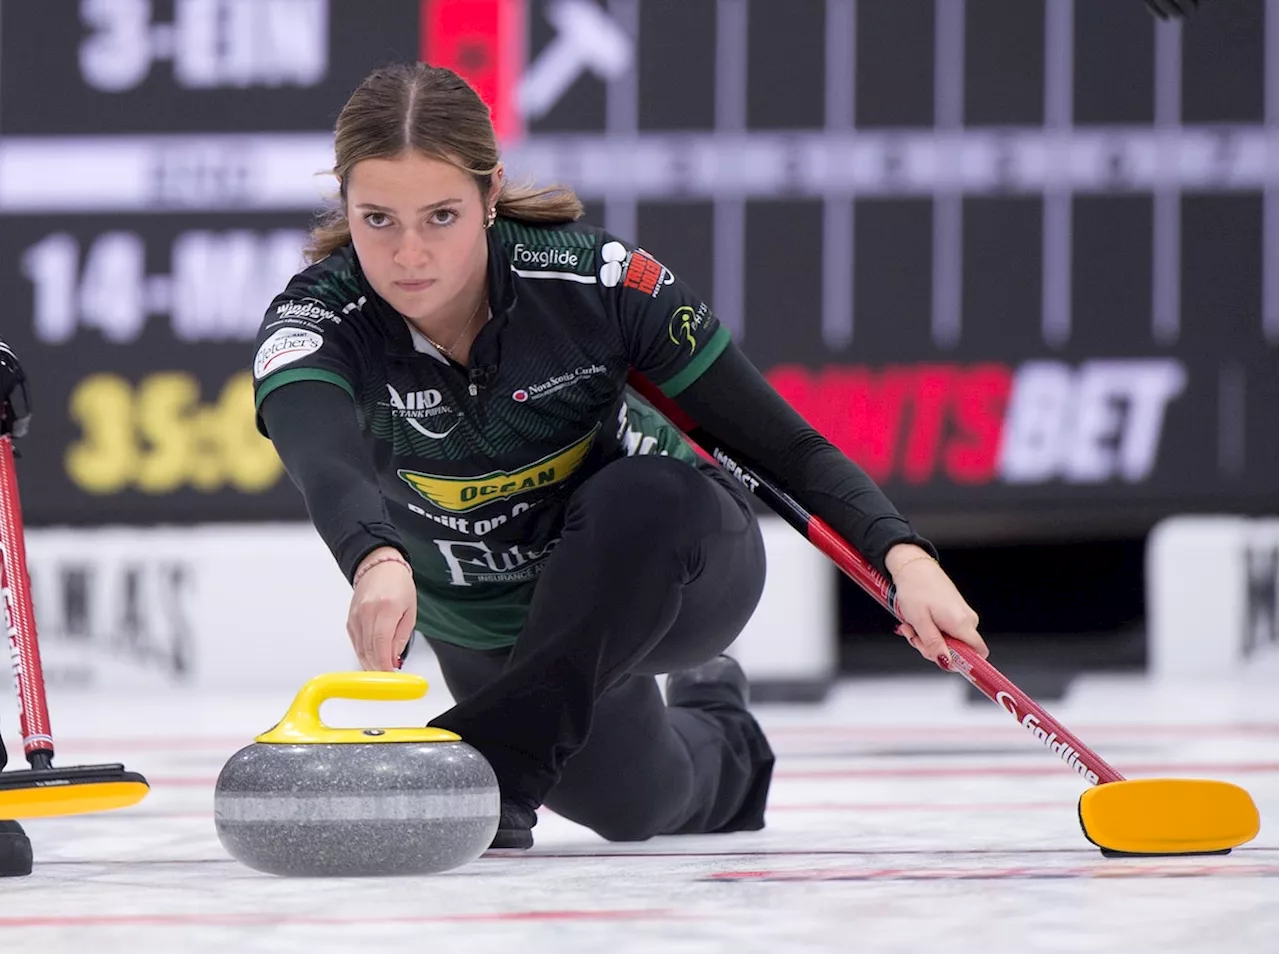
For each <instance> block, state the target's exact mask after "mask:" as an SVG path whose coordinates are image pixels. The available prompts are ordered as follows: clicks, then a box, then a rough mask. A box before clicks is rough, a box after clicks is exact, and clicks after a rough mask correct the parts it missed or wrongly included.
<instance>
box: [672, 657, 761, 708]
mask: <svg viewBox="0 0 1280 954" xmlns="http://www.w3.org/2000/svg"><path fill="white" fill-rule="evenodd" d="M750 702H751V684H750V683H749V682H748V681H747V674H746V673H745V672H743V671H742V667H741V666H739V665H738V661H737V660H736V659H734V658H733V657H732V656H724V655H721V656H717V657H716V658H715V659H711V660H708V661H707V662H704V663H703V664H702V665H700V666H694V667H693V668H692V669H681V670H679V671H678V672H673V673H671V675H669V676H667V705H669V706H684V707H688V708H694V709H714V708H717V707H728V708H731V709H746V708H747V705H748V703H750Z"/></svg>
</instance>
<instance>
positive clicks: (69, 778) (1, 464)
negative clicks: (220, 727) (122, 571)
mask: <svg viewBox="0 0 1280 954" xmlns="http://www.w3.org/2000/svg"><path fill="white" fill-rule="evenodd" d="M0 598H2V599H3V602H4V618H5V629H6V631H7V632H8V634H9V653H10V655H11V656H12V658H13V675H14V681H15V683H16V684H17V689H18V717H19V722H20V725H21V729H22V748H23V751H24V752H25V753H26V756H27V761H28V762H29V763H30V765H31V768H30V769H23V770H20V771H8V772H0V818H40V817H44V816H49V815H80V814H84V813H87V812H100V811H106V810H108V809H112V808H126V807H128V806H129V805H133V804H136V803H137V802H139V801H141V800H142V799H143V798H144V797H145V796H146V794H147V792H148V791H149V787H148V785H147V780H146V779H145V778H143V777H142V776H141V775H139V774H138V773H137V772H126V771H125V769H124V766H123V765H83V766H77V767H74V768H54V767H53V735H52V734H51V732H50V729H49V707H48V704H47V703H46V701H45V692H44V673H43V670H42V669H41V667H40V648H39V645H38V644H37V642H36V625H35V613H34V612H33V610H32V605H31V585H30V580H29V578H28V576H27V556H26V545H25V543H24V540H23V535H22V508H21V505H20V503H19V500H18V476H17V468H16V467H15V465H14V453H13V438H12V437H11V436H9V435H7V434H5V435H3V436H0Z"/></svg>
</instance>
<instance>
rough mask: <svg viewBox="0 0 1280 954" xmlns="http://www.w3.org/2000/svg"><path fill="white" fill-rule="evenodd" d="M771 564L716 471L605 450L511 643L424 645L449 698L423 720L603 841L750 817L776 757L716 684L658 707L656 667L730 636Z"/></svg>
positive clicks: (744, 509) (754, 820) (720, 826)
mask: <svg viewBox="0 0 1280 954" xmlns="http://www.w3.org/2000/svg"><path fill="white" fill-rule="evenodd" d="M764 569H765V567H764V544H763V542H762V540H761V537H760V530H759V527H758V526H757V525H756V521H755V517H754V514H753V513H752V510H751V507H750V504H749V503H748V502H747V500H746V498H745V493H744V491H742V490H741V488H739V487H738V486H737V485H736V484H734V483H733V481H732V479H731V478H729V477H728V476H727V475H725V474H723V473H721V472H719V471H715V472H711V471H710V468H707V469H706V470H704V469H701V468H695V467H691V466H689V465H688V464H685V463H681V462H679V461H674V460H671V459H669V458H664V457H637V458H627V459H624V460H619V461H616V462H614V463H611V464H609V465H608V466H606V467H604V468H603V469H601V470H600V471H599V473H597V474H595V475H593V476H592V477H591V478H590V479H589V480H588V481H586V482H585V483H584V484H583V486H582V487H580V488H579V489H578V491H577V492H576V493H575V494H574V495H573V497H572V498H571V499H570V501H569V503H568V506H567V509H566V514H565V525H564V530H563V532H562V535H561V539H560V542H559V543H558V544H557V545H556V548H555V550H554V551H552V554H551V555H550V556H549V557H548V558H547V564H546V568H545V569H544V570H543V573H542V576H541V577H540V579H539V581H538V584H537V587H536V589H535V592H534V597H533V601H532V604H531V606H530V609H529V616H528V619H527V621H526V623H525V626H524V629H523V630H522V632H521V634H520V637H519V639H518V640H517V642H516V645H515V646H514V647H513V648H512V649H511V650H509V651H508V650H497V651H489V652H484V651H478V650H472V649H466V648H463V647H460V646H456V645H453V644H450V643H444V642H441V641H438V640H432V641H431V642H432V646H433V647H434V648H435V651H436V653H437V655H438V657H439V660H440V665H441V668H442V670H443V673H444V677H445V681H446V682H447V683H448V685H449V689H450V691H451V692H452V693H453V695H454V698H455V699H457V700H458V703H457V705H455V706H454V708H452V709H450V710H449V711H448V712H446V713H444V714H443V715H441V716H440V717H438V718H437V719H435V720H434V721H433V722H432V724H433V725H438V726H442V727H444V728H448V729H451V730H453V731H455V732H457V733H458V734H459V735H461V736H462V738H463V739H464V740H465V741H467V742H468V743H470V744H471V745H473V746H475V747H476V748H477V749H479V750H480V751H481V752H482V753H483V754H484V755H485V757H486V758H488V760H489V761H490V763H491V764H492V765H493V767H494V771H495V772H496V773H497V776H498V782H499V785H500V787H501V788H502V791H503V796H504V798H512V799H515V800H518V801H523V802H525V803H526V804H528V805H531V806H536V805H539V804H546V805H547V806H548V807H549V808H551V809H553V810H554V811H556V812H557V813H559V814H561V815H564V816H565V817H567V818H570V819H572V820H573V821H576V822H579V823H581V824H583V825H586V826H587V827H589V828H591V829H593V830H594V831H596V832H598V833H599V834H600V835H602V836H604V837H605V838H609V839H611V840H616V841H632V840H640V839H644V838H648V837H650V836H651V835H656V834H674V833H678V832H712V831H737V830H754V829H758V828H761V827H763V825H764V805H765V796H766V794H767V792H768V787H769V779H770V776H771V774H772V771H773V753H772V751H771V750H770V748H769V744H768V742H767V741H766V740H765V737H764V734H763V732H762V731H761V730H760V727H759V725H758V724H757V723H756V721H755V719H753V718H752V717H751V716H750V715H749V714H748V713H746V712H743V711H742V710H740V709H738V708H737V707H735V706H733V705H731V704H725V702H724V701H723V700H718V699H716V698H715V697H714V693H712V694H711V695H709V696H707V697H706V698H700V699H698V700H696V701H693V702H692V703H691V704H690V705H689V706H686V707H670V708H668V707H667V706H665V705H664V704H663V701H662V697H661V695H660V694H659V691H658V685H657V682H656V680H655V678H654V674H655V673H662V672H670V671H673V670H676V669H684V668H689V667H691V666H695V665H697V664H699V663H701V662H705V661H706V660H708V659H710V658H712V657H714V656H715V655H716V654H717V653H719V652H721V651H722V650H723V649H724V648H725V647H727V646H728V645H729V644H730V643H731V642H732V641H733V640H734V638H735V637H736V636H737V635H738V633H739V632H740V631H741V629H742V627H743V626H744V625H745V623H746V621H747V620H748V619H749V618H750V616H751V613H752V612H753V610H754V609H755V606H756V603H757V602H758V601H759V599H760V593H761V591H762V589H763V587H764Z"/></svg>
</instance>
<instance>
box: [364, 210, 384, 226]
mask: <svg viewBox="0 0 1280 954" xmlns="http://www.w3.org/2000/svg"><path fill="white" fill-rule="evenodd" d="M364 220H365V222H366V223H367V224H368V225H369V226H370V227H371V228H375V229H380V228H382V227H383V226H385V225H386V224H387V223H388V222H389V221H390V220H389V219H388V218H387V216H386V214H385V213H382V212H366V213H365V215H364Z"/></svg>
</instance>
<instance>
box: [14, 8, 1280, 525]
mask: <svg viewBox="0 0 1280 954" xmlns="http://www.w3.org/2000/svg"><path fill="white" fill-rule="evenodd" d="M1276 6H1277V3H1276V0H1232V2H1231V3H1219V4H1216V5H1209V6H1208V7H1206V8H1205V9H1204V10H1202V11H1201V12H1199V13H1198V14H1197V15H1196V16H1195V17H1194V18H1192V19H1191V20H1190V21H1188V22H1187V23H1186V24H1176V23H1163V22H1157V21H1156V20H1155V19H1154V18H1152V17H1151V16H1150V15H1149V14H1148V13H1147V12H1146V10H1145V8H1144V6H1143V4H1142V3H1141V2H1139V0H893V2H892V3H888V2H883V0H803V2H797V3H778V2H774V0H686V2H682V3H662V2H655V0H647V2H646V0H547V2H527V3H526V2H521V0H379V2H378V3H366V2H363V0H59V2H55V3H39V4H37V3H30V2H25V0H0V290H2V293H3V295H4V299H5V303H4V307H3V309H0V335H2V336H3V337H4V338H5V339H6V340H8V341H9V342H10V343H11V344H12V345H13V347H14V349H15V351H16V352H17V354H18V355H19V356H20V358H21V359H22V361H23V363H24V365H26V366H27V367H28V368H29V369H30V376H31V386H32V391H33V395H32V396H33V403H34V408H35V413H36V417H35V418H34V420H33V428H32V434H31V437H30V438H29V439H28V440H26V441H24V442H23V445H22V454H23V458H22V461H21V463H20V467H21V479H22V492H23V501H24V511H25V513H26V516H27V520H28V521H29V522H30V523H32V524H57V523H68V524H77V525H92V524H112V523H130V524H150V523H161V522H166V523H168V522H176V523H196V522H206V521H226V520H283V519H301V518H304V517H305V513H304V510H303V507H302V504H301V500H300V499H299V497H298V495H297V494H296V492H295V491H294V489H293V487H292V485H291V484H290V482H289V479H288V477H287V475H285V474H284V472H283V469H282V467H281V464H280V462H279V460H278V459H277V458H276V456H275V454H274V451H273V450H272V448H271V447H270V445H269V444H268V443H267V442H265V441H263V440H262V439H261V438H260V437H259V436H258V435H257V434H256V432H255V431H254V428H253V420H252V406H251V390H252V389H251V383H250V378H249V372H248V365H249V361H250V359H251V353H250V351H251V342H252V339H253V336H254V333H255V331H256V329H257V326H258V323H259V321H260V319H261V316H262V313H263V311H264V309H265V306H266V304H267V303H268V302H269V301H270V299H271V298H272V296H273V295H275V294H276V293H277V292H278V291H279V290H280V289H281V288H282V287H283V286H284V284H285V282H286V281H287V279H288V278H289V276H290V275H292V274H293V273H294V272H295V271H297V270H298V269H299V268H300V267H301V266H302V259H301V252H300V250H301V247H302V245H303V242H304V241H305V234H306V229H307V227H308V225H309V223H310V220H311V216H312V215H313V213H314V212H315V211H316V209H317V208H319V207H320V205H321V204H322V203H323V202H324V201H325V200H326V198H327V197H328V196H329V195H330V194H331V193H332V192H333V190H334V182H333V180H332V178H331V176H329V175H328V174H327V170H328V169H329V168H330V166H331V164H332V160H333V156H332V127H333V123H334V121H335V119H336V116H337V113H338V111H339V110H340V108H341V106H342V104H343V102H344V101H345V99H346V97H347V96H348V95H349V93H350V92H351V90H352V89H353V88H354V87H355V85H356V84H357V83H358V82H359V81H360V79H361V78H362V77H363V76H364V75H365V74H366V73H367V72H368V71H370V70H371V69H373V68H376V67H377V66H379V65H383V64H385V63H388V62H394V61H404V60H412V59H415V58H423V59H427V60H428V61H430V62H433V63H438V64H443V65H449V66H452V67H454V68H456V69H458V70H459V71H460V72H462V73H464V75H467V76H468V77H469V78H470V79H471V81H472V82H473V83H474V84H475V85H476V87H477V89H479V90H480V91H481V92H482V94H483V95H484V96H485V97H486V100H487V101H488V102H490V104H491V106H492V108H493V111H494V119H495V124H496V125H497V127H498V129H499V131H500V135H501V138H502V145H503V153H504V158H505V160H506V162H507V165H508V167H509V168H510V169H511V170H512V171H513V172H514V173H515V174H516V175H517V176H518V177H521V176H525V177H530V178H534V179H537V180H539V181H544V182H551V181H557V182H564V183H567V184H569V185H571V186H573V187H574V188H575V189H576V190H577V191H578V192H579V194H580V195H581V196H582V197H583V198H584V200H585V201H586V202H587V206H588V214H589V217H590V218H591V219H592V220H593V221H595V222H598V223H600V224H603V225H605V226H606V227H608V228H610V229H612V230H614V231H615V232H617V233H619V234H620V235H623V236H625V237H627V238H631V239H634V240H637V241H639V242H640V243H642V244H643V245H645V247H646V248H647V249H649V250H650V251H651V252H652V253H653V254H654V255H655V256H656V257H658V258H659V259H661V260H662V261H663V263H664V264H666V265H667V266H668V267H670V268H671V269H673V270H674V271H676V272H677V273H678V274H680V275H681V276H682V277H683V278H685V279H686V280H687V281H689V282H690V284H691V285H693V287H695V288H697V289H699V290H700V291H701V292H702V293H703V294H704V295H705V296H706V297H707V298H708V300H709V301H710V302H711V304H712V306H713V307H714V308H715V309H716V311H717V312H718V313H719V314H720V315H721V316H722V318H723V319H724V320H725V322H726V323H727V324H728V325H729V327H730V328H731V329H732V330H733V332H734V334H735V337H736V338H737V340H738V341H739V342H740V344H741V345H742V347H743V348H744V349H745V350H746V351H747V353H748V354H749V355H750V357H751V358H752V359H753V360H754V361H755V362H756V363H757V365H759V366H760V367H761V368H762V369H763V370H764V371H765V372H766V373H767V374H768V375H769V377H770V378H771V380H772V381H773V382H774V384H775V386H776V387H778V389H779V390H780V391H781V392H782V393H783V394H784V395H785V396H786V397H787V398H788V400H790V401H791V402H792V403H793V404H794V405H795V406H796V407H797V408H798V409H799V410H800V411H801V412H802V413H804V414H805V415H806V416H807V417H808V418H809V419H810V420H811V421H812V422H813V423H814V424H815V425H816V426H818V427H819V428H820V429H821V430H822V431H823V432H824V433H826V434H827V435H828V436H829V437H831V439H832V440H833V441H835V442H836V443H837V444H838V445H839V446H841V447H842V448H843V449H844V450H846V451H847V452H848V453H849V454H850V455H851V456H852V457H854V459H856V460H858V461H859V462H860V463H861V464H862V465H863V466H864V467H865V468H866V469H867V470H868V471H869V472H870V473H871V474H872V476H874V477H875V478H876V479H877V480H878V481H880V482H881V483H882V484H883V485H884V486H885V488H886V489H887V491H888V492H889V494H890V495H891V497H892V498H893V499H894V500H895V501H896V502H897V503H898V504H899V506H900V507H902V508H903V509H904V510H905V511H906V512H908V513H909V514H911V515H912V516H913V517H915V518H917V519H920V520H922V521H925V523H923V524H922V525H924V526H927V525H928V521H929V520H930V519H932V520H934V521H941V520H943V519H944V518H948V517H952V518H955V517H956V516H957V515H962V516H963V518H964V519H965V520H967V521H969V522H968V524H966V526H967V528H968V529H967V530H966V531H965V532H966V533H967V534H968V535H969V536H971V537H972V538H974V539H981V537H982V535H983V533H984V532H985V530H984V528H988V527H991V526H994V525H995V523H996V522H999V523H1000V524H1001V526H1003V527H1004V528H1005V530H1006V532H1007V531H1008V529H1009V528H1012V529H1014V530H1015V531H1018V532H1023V533H1027V534H1043V533H1046V532H1055V531H1057V530H1059V529H1063V528H1065V529H1071V528H1073V527H1079V526H1082V525H1084V524H1085V523H1092V524H1093V525H1095V526H1099V527H1102V528H1107V527H1112V528H1115V529H1116V530H1117V531H1129V530H1133V529H1141V528H1143V527H1145V526H1148V525H1149V524H1150V522H1151V521H1153V520H1155V519H1158V518H1159V517H1160V516H1163V515H1165V514H1168V513H1171V512H1176V511H1183V510H1201V509H1211V510H1215V511H1227V512H1251V511H1271V512H1274V509H1275V499H1276V479H1277V427H1276V408H1277V383H1276V379H1277V285H1276V266H1277V256H1278V254H1280V251H1278V249H1277V243H1276V233H1277V218H1276V184H1277V158H1276V146H1277V120H1276V85H1277V84H1276V49H1275V44H1276V32H1277V30H1276V26H1277V19H1276Z"/></svg>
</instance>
